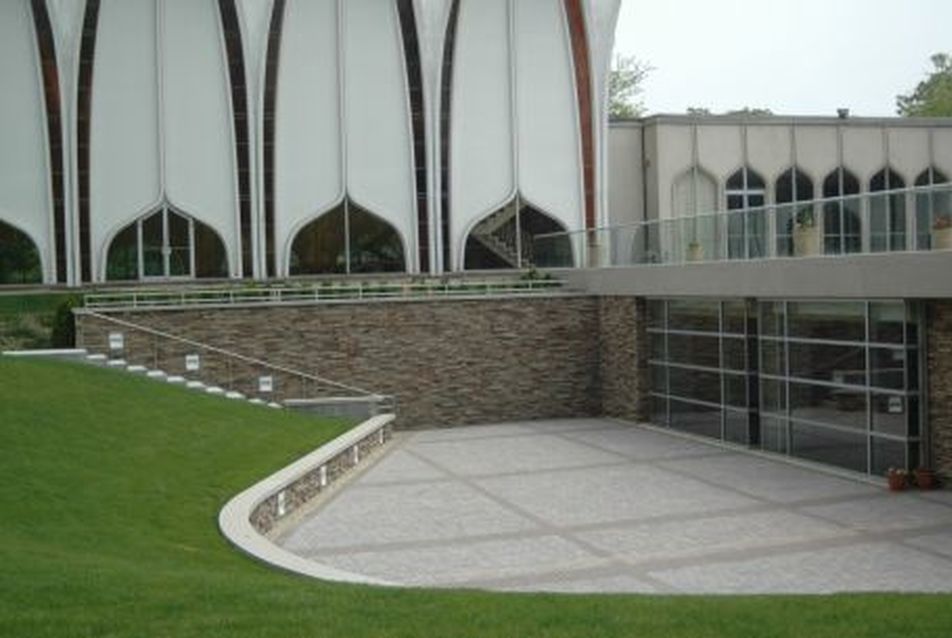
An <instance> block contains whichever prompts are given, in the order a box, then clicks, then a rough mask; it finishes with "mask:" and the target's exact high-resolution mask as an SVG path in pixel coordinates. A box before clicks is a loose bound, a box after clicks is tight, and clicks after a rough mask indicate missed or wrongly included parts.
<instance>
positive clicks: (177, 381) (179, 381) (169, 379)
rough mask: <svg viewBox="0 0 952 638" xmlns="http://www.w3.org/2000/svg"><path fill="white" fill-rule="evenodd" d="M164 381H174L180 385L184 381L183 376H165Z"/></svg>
mask: <svg viewBox="0 0 952 638" xmlns="http://www.w3.org/2000/svg"><path fill="white" fill-rule="evenodd" d="M165 380H166V382H168V383H174V384H175V385H182V384H184V383H185V377H166V378H165Z"/></svg>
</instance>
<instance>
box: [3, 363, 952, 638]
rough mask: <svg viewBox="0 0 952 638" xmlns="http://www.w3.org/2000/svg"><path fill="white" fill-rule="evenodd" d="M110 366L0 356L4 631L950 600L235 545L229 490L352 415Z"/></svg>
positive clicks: (696, 618)
mask: <svg viewBox="0 0 952 638" xmlns="http://www.w3.org/2000/svg"><path fill="white" fill-rule="evenodd" d="M345 427H346V426H345V424H343V423H340V422H322V423H319V422H316V421H313V420H310V419H306V418H303V417H298V416H295V415H291V414H287V413H275V412H272V411H268V410H263V409H257V408H253V407H250V406H246V405H239V404H234V403H229V402H225V401H223V400H220V399H215V398H210V397H205V396H200V395H192V394H187V393H186V391H184V390H181V389H177V388H172V387H167V386H163V385H161V384H158V383H154V382H151V381H148V380H145V379H140V378H134V377H130V376H125V375H123V374H122V373H116V372H111V371H108V370H103V369H94V368H84V367H78V366H71V365H66V364H55V363H45V362H32V361H14V360H4V359H0V521H2V523H0V635H2V636H15V637H17V638H33V637H42V636H51V637H52V636H55V637H57V638H62V637H68V636H130V637H132V636H134V637H143V636H147V637H152V636H168V637H176V638H184V637H188V636H195V637H202V638H208V637H214V636H274V637H276V638H290V637H295V636H324V635H326V636H335V637H336V636H340V637H352V636H507V637H508V636H513V637H522V636H585V637H597V636H659V637H661V636H663V637H672V636H673V637H678V636H685V637H688V636H690V637H691V638H703V637H705V636H744V637H748V636H758V637H773V636H790V637H793V636H796V637H803V636H808V637H825V636H829V637H833V636H835V637H837V638H844V637H852V636H900V635H908V636H917V637H922V636H936V637H939V636H941V637H943V638H945V637H947V636H949V635H950V634H952V597H948V596H839V597H814V598H811V597H772V598H771V597H760V598H756V597H754V598H750V597H749V598H727V597H724V598H702V597H690V598H689V597H678V598H672V597H639V596H553V595H502V594H485V593H476V592H462V591H461V592H436V591H423V590H387V589H377V588H371V587H355V586H341V585H333V584H326V583H321V582H316V581H310V580H306V579H303V578H299V577H295V576H292V575H288V574H284V573H280V572H276V571H273V570H271V569H269V568H267V567H265V566H263V565H261V564H259V563H256V562H254V561H253V560H251V559H249V558H247V557H245V556H243V555H242V554H240V553H238V552H237V551H235V550H233V549H232V548H231V547H230V546H229V545H228V543H227V542H226V541H225V540H223V539H222V538H221V537H220V535H219V533H218V530H217V528H216V518H217V514H218V510H219V508H220V507H221V506H222V505H223V504H224V503H225V502H226V501H227V500H228V499H229V498H230V497H231V496H233V495H234V494H236V493H237V492H239V491H241V490H243V489H244V488H246V487H248V486H249V485H251V484H252V483H254V482H256V481H257V480H258V479H260V478H262V477H263V476H265V475H267V474H268V473H270V472H271V471H273V470H276V469H278V468H279V467H281V466H283V465H284V464H286V463H287V462H289V461H291V460H292V459H294V458H296V457H298V456H299V455H301V454H303V453H305V452H307V451H310V450H311V449H313V448H315V447H316V446H317V445H318V444H320V443H321V442H323V441H326V440H328V439H329V438H331V437H333V436H334V435H335V434H337V433H339V432H341V431H342V430H343V429H344V428H345Z"/></svg>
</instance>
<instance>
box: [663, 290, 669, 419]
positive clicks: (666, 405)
mask: <svg viewBox="0 0 952 638" xmlns="http://www.w3.org/2000/svg"><path fill="white" fill-rule="evenodd" d="M663 303H664V311H663V313H662V316H663V318H664V321H663V322H662V325H661V329H662V331H663V332H662V333H661V335H662V338H663V339H664V425H665V427H667V428H670V427H671V366H670V365H668V364H669V363H670V361H671V351H670V342H669V339H668V314H669V313H668V305H669V303H670V302H669V301H668V300H667V299H665V300H664V302H663Z"/></svg>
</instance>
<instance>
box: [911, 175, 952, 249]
mask: <svg viewBox="0 0 952 638" xmlns="http://www.w3.org/2000/svg"><path fill="white" fill-rule="evenodd" d="M948 182H949V180H948V179H947V178H946V176H945V174H943V173H942V172H941V171H938V170H936V169H935V168H929V169H927V170H925V171H923V172H922V173H920V175H919V177H917V178H916V186H917V187H928V186H938V185H939V184H947V183H948ZM948 233H952V194H950V193H949V192H948V191H945V192H941V193H920V194H918V195H916V250H935V249H936V248H939V247H941V248H948V246H940V245H941V244H942V242H941V241H939V242H936V241H935V239H936V237H934V236H935V235H939V236H940V237H941V235H942V234H948ZM937 244H939V245H937Z"/></svg>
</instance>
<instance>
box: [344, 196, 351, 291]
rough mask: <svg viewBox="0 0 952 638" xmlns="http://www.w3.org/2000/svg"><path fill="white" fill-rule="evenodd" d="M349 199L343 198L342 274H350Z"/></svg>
mask: <svg viewBox="0 0 952 638" xmlns="http://www.w3.org/2000/svg"><path fill="white" fill-rule="evenodd" d="M350 258H351V255H350V198H349V197H345V198H344V274H347V275H349V274H350Z"/></svg>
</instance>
